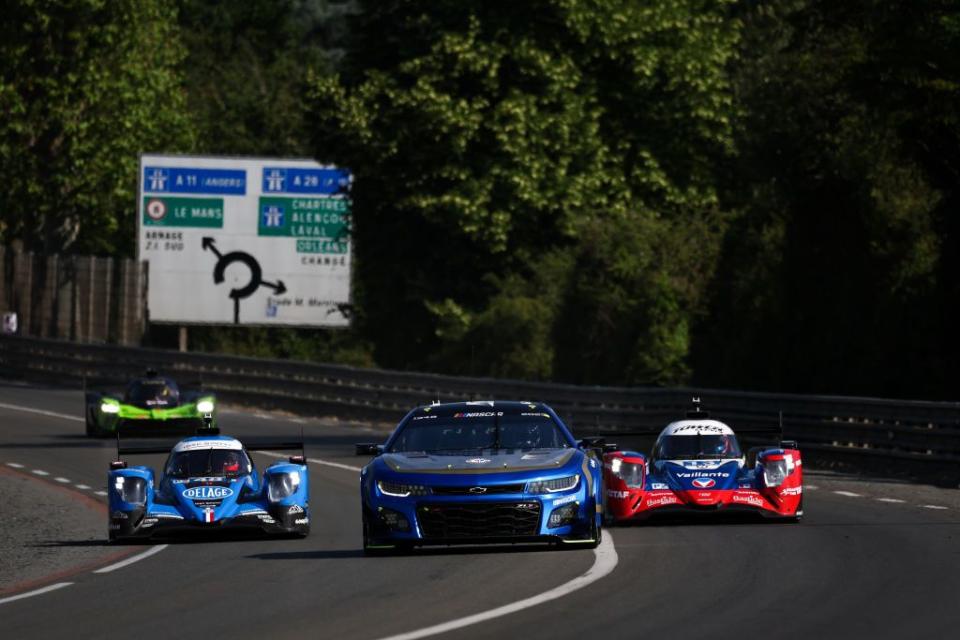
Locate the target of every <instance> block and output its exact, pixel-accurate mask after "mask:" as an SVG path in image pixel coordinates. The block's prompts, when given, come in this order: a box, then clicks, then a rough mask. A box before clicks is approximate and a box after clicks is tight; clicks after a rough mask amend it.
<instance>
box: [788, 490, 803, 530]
mask: <svg viewBox="0 0 960 640" xmlns="http://www.w3.org/2000/svg"><path fill="white" fill-rule="evenodd" d="M801 520H803V496H801V497H800V504H798V505H797V513H796V514H795V515H794V516H793V517H792V518H788V520H787V521H788V522H794V523H796V522H800V521H801Z"/></svg>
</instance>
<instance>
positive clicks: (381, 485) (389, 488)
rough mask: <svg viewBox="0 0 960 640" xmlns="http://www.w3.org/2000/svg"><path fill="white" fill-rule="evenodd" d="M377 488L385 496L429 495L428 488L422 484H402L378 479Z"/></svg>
mask: <svg viewBox="0 0 960 640" xmlns="http://www.w3.org/2000/svg"><path fill="white" fill-rule="evenodd" d="M377 488H378V489H380V493H382V494H383V495H385V496H394V497H396V498H407V497H409V496H426V495H430V490H429V489H427V488H426V487H425V486H423V485H422V484H403V483H400V482H390V481H388V480H378V481H377Z"/></svg>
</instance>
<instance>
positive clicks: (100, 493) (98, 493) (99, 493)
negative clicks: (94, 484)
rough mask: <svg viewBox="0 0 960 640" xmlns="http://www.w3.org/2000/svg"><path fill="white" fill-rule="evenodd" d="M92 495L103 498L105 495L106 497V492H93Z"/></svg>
mask: <svg viewBox="0 0 960 640" xmlns="http://www.w3.org/2000/svg"><path fill="white" fill-rule="evenodd" d="M94 493H95V494H97V495H98V496H105V495H107V492H106V491H94Z"/></svg>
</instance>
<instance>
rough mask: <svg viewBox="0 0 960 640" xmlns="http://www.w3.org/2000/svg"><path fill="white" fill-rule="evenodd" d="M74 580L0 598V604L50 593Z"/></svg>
mask: <svg viewBox="0 0 960 640" xmlns="http://www.w3.org/2000/svg"><path fill="white" fill-rule="evenodd" d="M72 584H73V583H72V582H58V583H57V584H51V585H49V586H46V587H44V588H42V589H34V590H33V591H27V592H26V593H21V594H19V595H16V596H10V597H9V598H3V599H0V604H6V603H8V602H13V601H14V600H23V599H24V598H31V597H33V596H39V595H40V594H43V593H50V592H51V591H56V590H57V589H63V588H64V587H69V586H70V585H72Z"/></svg>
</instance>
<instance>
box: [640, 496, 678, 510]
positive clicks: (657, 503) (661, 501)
mask: <svg viewBox="0 0 960 640" xmlns="http://www.w3.org/2000/svg"><path fill="white" fill-rule="evenodd" d="M679 503H680V501H679V500H678V499H677V497H676V496H675V495H673V494H672V493H668V494H665V495H659V496H647V498H646V500H644V503H643V504H644V506H645V507H662V506H664V505H667V504H679Z"/></svg>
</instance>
